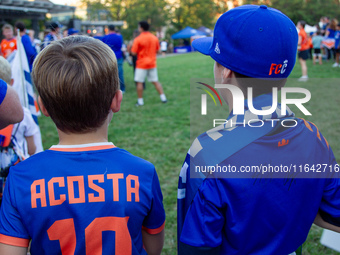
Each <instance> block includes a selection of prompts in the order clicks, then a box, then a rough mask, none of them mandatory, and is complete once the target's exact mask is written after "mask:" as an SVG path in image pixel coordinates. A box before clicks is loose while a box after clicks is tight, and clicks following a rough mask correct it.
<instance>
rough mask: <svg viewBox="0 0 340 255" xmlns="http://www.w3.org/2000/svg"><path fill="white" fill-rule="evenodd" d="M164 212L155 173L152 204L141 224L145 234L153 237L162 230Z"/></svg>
mask: <svg viewBox="0 0 340 255" xmlns="http://www.w3.org/2000/svg"><path fill="white" fill-rule="evenodd" d="M164 225H165V211H164V207H163V195H162V191H161V187H160V185H159V180H158V176H157V173H156V171H155V172H154V176H153V180H152V202H151V208H150V211H149V214H148V215H147V216H146V218H145V219H144V222H143V230H145V231H146V232H147V233H149V234H152V235H155V234H158V233H160V232H162V230H163V229H164Z"/></svg>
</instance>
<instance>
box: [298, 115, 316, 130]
mask: <svg viewBox="0 0 340 255" xmlns="http://www.w3.org/2000/svg"><path fill="white" fill-rule="evenodd" d="M301 119H302V118H301ZM302 120H303V122H304V123H305V126H306V127H307V128H308V129H309V130H310V131H312V132H314V130H313V129H312V127H311V126H310V125H309V123H308V122H307V121H306V120H304V119H302Z"/></svg>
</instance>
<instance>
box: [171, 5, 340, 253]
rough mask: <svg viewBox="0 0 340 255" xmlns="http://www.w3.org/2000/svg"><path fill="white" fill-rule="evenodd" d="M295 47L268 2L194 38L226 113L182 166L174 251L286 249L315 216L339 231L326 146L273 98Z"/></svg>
mask: <svg viewBox="0 0 340 255" xmlns="http://www.w3.org/2000/svg"><path fill="white" fill-rule="evenodd" d="M297 43H298V34H297V31H296V28H295V25H294V23H293V22H292V21H291V20H290V19H289V18H288V17H287V16H286V15H284V14H283V13H281V12H280V11H278V10H276V9H273V8H269V7H267V6H265V5H262V6H256V5H244V6H241V7H237V8H234V9H232V10H229V11H228V12H226V13H224V14H223V15H222V16H221V17H220V18H219V19H218V20H217V23H216V25H215V29H214V36H213V37H206V38H200V39H196V40H194V41H193V44H192V45H193V47H194V48H195V49H196V50H198V51H199V52H201V53H203V54H205V55H209V56H210V57H211V58H212V59H213V60H214V61H215V63H214V77H215V84H216V86H217V85H218V90H219V92H220V95H221V96H222V98H223V99H224V101H225V102H226V103H227V104H228V106H229V117H228V119H227V121H226V122H225V123H224V124H222V125H220V126H217V127H216V128H214V129H212V130H209V131H207V132H205V133H203V134H201V135H200V136H198V137H197V138H196V139H195V140H194V142H193V143H192V146H191V147H190V149H189V152H188V154H187V156H186V159H185V162H184V164H183V167H182V169H181V172H180V176H179V183H178V195H177V196H178V197H177V198H178V200H177V201H178V210H177V212H178V218H177V223H178V254H179V255H184V254H185V255H190V254H195V255H200V254H209V255H211V254H228V255H229V254H231V255H244V254H258V255H263V254H266V255H267V254H275V255H288V254H291V253H293V252H294V251H296V250H297V249H298V247H299V246H301V244H302V243H303V242H304V241H305V240H306V237H307V235H308V232H309V229H310V228H311V225H312V224H313V222H314V220H315V219H318V220H315V221H316V222H317V223H318V224H319V225H322V226H327V224H328V225H332V226H333V225H334V226H335V228H337V229H339V228H338V227H339V226H340V217H339V215H340V179H339V178H338V176H339V170H340V169H339V165H338V164H337V162H336V160H335V158H334V155H333V152H332V149H331V148H330V146H329V144H328V142H327V140H326V139H325V138H324V137H323V136H322V134H321V133H320V131H319V130H318V128H317V127H316V126H315V125H314V124H313V123H311V122H308V121H305V120H303V119H299V118H296V117H295V116H294V113H293V112H292V111H291V110H290V109H289V108H285V109H283V106H282V105H281V104H277V103H273V100H274V96H273V94H274V92H273V91H277V90H280V89H284V88H283V87H284V86H285V83H286V81H287V77H288V76H289V74H290V73H291V71H292V70H293V67H294V65H295V61H296V53H297ZM250 91H251V92H250ZM247 92H248V94H247ZM216 93H217V92H216ZM250 93H252V94H251V95H250ZM242 94H243V95H245V96H244V98H245V100H243V96H242ZM275 96H276V95H275ZM254 112H255V113H254ZM274 122H275V123H274ZM249 123H251V124H249ZM282 123H286V124H285V125H282ZM288 123H289V124H288ZM312 166H315V167H317V166H326V169H325V170H324V172H322V173H319V172H316V171H315V169H314V170H313V171H312V170H311V171H309V169H310V168H311V167H312ZM294 167H295V170H294ZM307 170H308V171H307ZM319 170H320V169H319Z"/></svg>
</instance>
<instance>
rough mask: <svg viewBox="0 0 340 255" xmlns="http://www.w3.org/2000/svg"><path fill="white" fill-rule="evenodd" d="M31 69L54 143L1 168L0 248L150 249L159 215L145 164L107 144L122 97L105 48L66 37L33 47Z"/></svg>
mask: <svg viewBox="0 0 340 255" xmlns="http://www.w3.org/2000/svg"><path fill="white" fill-rule="evenodd" d="M32 76H33V80H34V84H35V85H36V87H37V90H38V93H39V103H40V107H41V110H42V112H43V114H44V115H46V116H50V117H51V118H52V120H53V122H54V123H55V125H56V127H57V130H58V135H59V144H58V145H55V146H52V147H51V148H50V149H49V150H46V151H44V152H42V153H39V154H37V155H34V156H32V157H30V158H29V159H27V160H26V161H24V162H22V163H21V164H19V165H18V166H16V167H14V168H12V169H11V172H10V175H9V178H8V181H7V184H6V189H5V194H4V199H3V205H2V208H1V212H0V243H1V244H0V254H11V255H13V254H23V255H24V254H26V251H27V246H28V243H29V241H30V240H31V248H30V252H31V254H32V255H34V254H39V255H40V254H52V253H53V254H146V252H147V253H149V254H160V252H161V249H162V246H163V233H164V232H163V228H164V221H165V213H164V209H163V204H162V193H161V190H160V185H159V182H158V177H157V174H156V171H155V168H154V166H153V165H152V164H150V163H149V162H147V161H145V160H143V159H141V158H138V157H135V156H133V155H131V154H130V153H129V152H127V151H125V150H123V149H120V148H118V147H116V146H114V145H113V144H112V143H109V142H108V137H107V136H108V125H109V123H110V121H111V119H112V116H113V114H114V113H116V112H118V111H119V109H120V105H121V101H122V92H121V91H120V90H119V89H118V88H119V79H118V70H117V61H116V58H115V55H114V53H113V52H112V50H111V49H110V48H109V47H108V46H106V45H105V44H104V43H102V42H100V41H99V40H96V39H93V38H90V37H85V36H70V37H67V38H65V39H62V40H60V41H55V42H52V43H51V44H50V45H48V46H47V47H46V48H45V49H44V50H43V51H42V52H41V53H40V54H39V55H38V57H37V58H36V60H35V62H34V65H33V73H32ZM14 190H15V194H14V193H13V191H14ZM17 201H20V203H17ZM143 244H144V247H143Z"/></svg>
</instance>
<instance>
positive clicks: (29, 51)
mask: <svg viewBox="0 0 340 255" xmlns="http://www.w3.org/2000/svg"><path fill="white" fill-rule="evenodd" d="M15 27H16V29H19V31H20V37H21V42H22V45H23V46H24V49H25V53H26V56H27V61H28V65H29V68H30V71H32V66H33V62H34V59H35V57H36V56H37V51H36V49H35V48H34V47H33V45H32V42H31V39H30V37H29V36H28V35H27V34H26V27H25V25H24V23H22V22H17V23H15Z"/></svg>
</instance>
